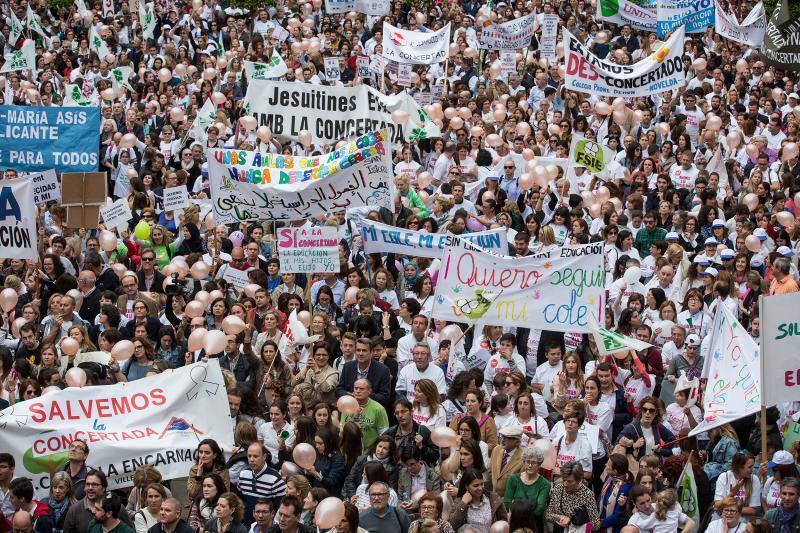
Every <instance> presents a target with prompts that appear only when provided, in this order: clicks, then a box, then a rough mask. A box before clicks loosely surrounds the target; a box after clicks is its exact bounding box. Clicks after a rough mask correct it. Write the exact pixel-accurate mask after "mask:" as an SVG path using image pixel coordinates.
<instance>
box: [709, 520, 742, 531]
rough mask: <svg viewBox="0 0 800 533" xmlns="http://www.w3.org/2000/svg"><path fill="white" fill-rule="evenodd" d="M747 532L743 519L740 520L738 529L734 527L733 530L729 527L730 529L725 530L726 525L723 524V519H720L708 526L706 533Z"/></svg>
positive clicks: (737, 525)
mask: <svg viewBox="0 0 800 533" xmlns="http://www.w3.org/2000/svg"><path fill="white" fill-rule="evenodd" d="M746 531H747V526H746V525H745V524H744V522H743V521H742V519H739V523H738V524H736V527H733V528H730V527H729V528H727V529H725V528H724V525H723V524H722V519H721V518H719V519H717V520H714V521H712V522H711V523H710V524H708V527H707V528H706V531H705V533H723V532H726V533H745V532H746Z"/></svg>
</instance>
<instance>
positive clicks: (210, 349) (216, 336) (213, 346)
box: [203, 329, 228, 356]
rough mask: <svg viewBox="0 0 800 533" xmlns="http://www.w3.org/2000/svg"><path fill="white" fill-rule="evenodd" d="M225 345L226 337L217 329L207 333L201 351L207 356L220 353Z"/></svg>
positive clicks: (226, 342)
mask: <svg viewBox="0 0 800 533" xmlns="http://www.w3.org/2000/svg"><path fill="white" fill-rule="evenodd" d="M226 344H228V336H227V335H225V332H224V331H220V330H218V329H213V330H211V331H209V332H208V333H206V336H205V338H204V339H203V349H204V350H205V351H206V355H209V356H211V355H214V354H218V353H222V352H223V351H224V350H225V345H226Z"/></svg>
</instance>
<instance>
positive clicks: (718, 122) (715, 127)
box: [706, 115, 722, 131]
mask: <svg viewBox="0 0 800 533" xmlns="http://www.w3.org/2000/svg"><path fill="white" fill-rule="evenodd" d="M720 128H722V119H721V118H719V117H718V116H717V115H710V116H709V117H708V118H707V119H706V129H709V130H711V131H719V130H720Z"/></svg>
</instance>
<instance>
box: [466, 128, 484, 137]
mask: <svg viewBox="0 0 800 533" xmlns="http://www.w3.org/2000/svg"><path fill="white" fill-rule="evenodd" d="M469 136H470V137H483V128H481V127H480V126H472V128H470V130H469Z"/></svg>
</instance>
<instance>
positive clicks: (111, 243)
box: [98, 229, 117, 252]
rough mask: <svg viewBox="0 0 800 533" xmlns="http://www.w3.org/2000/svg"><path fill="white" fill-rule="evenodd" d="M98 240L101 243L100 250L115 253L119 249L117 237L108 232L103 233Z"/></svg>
mask: <svg viewBox="0 0 800 533" xmlns="http://www.w3.org/2000/svg"><path fill="white" fill-rule="evenodd" d="M98 240H99V241H100V248H102V249H103V251H105V252H113V251H114V250H116V249H117V236H116V235H114V233H112V232H110V231H108V230H105V229H104V230H103V231H101V232H100V237H99V238H98Z"/></svg>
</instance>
